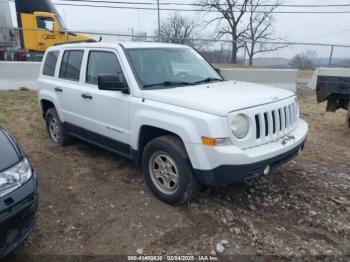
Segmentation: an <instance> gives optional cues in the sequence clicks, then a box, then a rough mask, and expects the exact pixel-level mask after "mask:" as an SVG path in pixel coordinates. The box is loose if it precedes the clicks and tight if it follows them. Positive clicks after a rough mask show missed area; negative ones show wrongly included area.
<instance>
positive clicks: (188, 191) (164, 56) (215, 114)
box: [38, 42, 308, 204]
mask: <svg viewBox="0 0 350 262" xmlns="http://www.w3.org/2000/svg"><path fill="white" fill-rule="evenodd" d="M217 71H219V70H215V69H214V68H213V67H212V66H211V65H210V64H209V63H208V62H207V61H206V60H205V59H204V58H203V57H202V56H201V55H200V54H199V53H197V52H196V51H195V50H194V49H192V48H190V47H187V46H182V45H173V44H164V43H140V42H121V43H103V42H102V43H101V42H100V43H75V44H63V45H58V46H54V47H51V48H49V49H48V50H47V52H46V54H45V56H44V60H43V63H42V68H41V73H40V76H39V90H38V96H39V102H40V105H41V110H42V115H43V117H44V119H45V120H46V125H47V130H48V133H49V136H50V138H51V140H52V141H53V142H54V143H56V144H60V145H62V146H64V145H66V144H68V143H69V142H71V141H72V138H78V139H81V140H84V141H87V142H90V143H92V144H93V145H96V146H100V147H102V148H104V149H107V150H109V151H111V152H114V153H117V154H119V155H121V156H123V157H125V158H127V159H130V160H132V161H134V162H135V163H136V164H139V165H141V166H142V169H143V173H144V176H145V181H146V182H147V184H148V186H149V187H150V189H151V190H152V192H153V193H154V194H155V195H156V196H157V197H159V198H160V199H161V200H163V201H164V202H167V203H169V204H177V203H184V202H186V201H189V200H191V199H192V198H193V197H194V196H196V194H197V193H198V192H199V191H200V188H201V186H220V185H227V184H232V183H236V182H240V181H245V180H250V179H254V178H257V177H260V176H264V175H267V174H268V173H269V172H270V171H271V170H274V169H276V168H277V167H279V166H280V165H281V164H283V163H286V162H287V161H288V160H290V159H292V158H293V157H295V156H296V155H297V154H298V152H299V151H300V150H302V149H303V146H304V143H305V141H306V137H307V133H308V126H307V124H306V123H305V122H304V121H303V120H301V119H300V118H299V106H298V100H297V97H296V96H295V94H294V93H291V92H289V91H285V90H282V89H278V88H272V87H269V86H264V85H258V84H252V83H245V82H238V81H226V80H224V79H223V78H222V77H221V76H220V74H219V73H218V72H217Z"/></svg>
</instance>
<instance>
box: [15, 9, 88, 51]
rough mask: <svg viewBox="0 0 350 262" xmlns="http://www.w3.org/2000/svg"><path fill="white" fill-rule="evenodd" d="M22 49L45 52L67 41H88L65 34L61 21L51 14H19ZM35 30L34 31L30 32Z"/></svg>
mask: <svg viewBox="0 0 350 262" xmlns="http://www.w3.org/2000/svg"><path fill="white" fill-rule="evenodd" d="M20 16H21V23H22V28H23V29H24V30H23V40H24V45H23V47H24V49H27V50H31V51H36V52H45V50H46V49H47V48H48V47H50V46H52V45H54V44H57V43H61V42H68V41H84V40H88V39H90V38H89V37H87V36H84V35H78V34H73V33H66V32H65V31H66V30H67V29H66V27H65V25H64V24H63V20H62V19H60V18H59V16H58V15H57V14H55V13H52V12H33V13H32V14H28V13H21V14H20ZM31 29H36V30H31Z"/></svg>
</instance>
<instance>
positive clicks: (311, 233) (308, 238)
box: [0, 91, 350, 257]
mask: <svg viewBox="0 0 350 262" xmlns="http://www.w3.org/2000/svg"><path fill="white" fill-rule="evenodd" d="M299 96H300V99H301V107H302V109H301V117H302V118H304V119H305V120H306V121H307V122H308V123H309V125H310V126H309V127H310V133H309V138H308V142H307V145H306V147H305V150H304V152H303V153H302V154H301V155H300V156H299V157H298V158H296V159H294V161H291V162H290V163H289V164H287V165H285V166H284V167H282V168H281V169H279V170H278V171H275V172H273V173H272V174H270V175H268V176H266V177H264V178H262V179H260V180H257V181H255V182H251V183H249V184H238V185H233V186H228V187H225V188H212V189H206V190H204V191H203V192H202V193H201V194H200V195H199V197H198V198H196V199H195V201H193V202H192V203H191V204H188V205H184V206H178V207H172V206H168V205H166V204H164V203H162V202H160V201H159V200H157V199H156V198H155V197H154V196H153V195H152V194H151V193H150V191H149V190H148V189H147V188H146V186H145V183H144V179H143V176H142V173H141V171H140V170H139V169H138V168H137V167H135V166H133V164H131V163H129V162H127V161H125V160H122V159H121V158H119V157H118V156H115V155H112V154H110V153H107V152H105V151H103V150H100V149H98V148H95V147H93V146H90V145H88V144H85V143H82V142H79V141H76V142H75V143H74V144H72V145H71V146H68V147H65V148H62V147H58V146H56V145H54V144H52V143H51V142H50V140H49V138H48V136H47V133H46V129H45V126H44V122H43V119H42V118H41V115H40V113H39V108H38V104H37V100H36V95H35V93H34V92H31V91H6V92H0V126H1V127H3V128H5V129H8V130H9V131H11V132H12V133H13V134H14V136H15V137H16V138H17V139H18V140H19V141H20V143H21V144H22V146H23V148H24V149H25V151H26V152H27V154H28V157H29V159H30V160H31V162H32V164H33V166H34V168H35V169H36V171H37V174H38V177H39V183H40V190H39V191H40V207H39V211H38V218H37V224H36V227H35V229H34V231H33V232H32V234H31V235H30V237H29V239H28V240H27V241H26V242H25V244H24V245H23V246H22V247H21V248H19V249H18V250H17V251H16V252H15V253H14V254H13V255H12V257H18V256H23V255H63V254H64V255H116V254H124V255H127V254H129V255H130V254H136V251H137V250H138V252H141V251H143V253H144V254H147V255H150V254H153V255H160V254H163V255H164V254H167V255H172V254H177V255H179V254H181V255H185V254H194V255H203V254H214V251H215V248H216V244H217V243H218V242H220V241H222V240H227V242H228V244H226V245H225V246H226V248H225V250H224V253H223V254H225V255H279V256H295V255H339V256H344V255H349V254H350V129H346V128H345V115H346V112H345V111H339V112H337V113H335V114H334V113H326V112H325V104H321V105H317V104H316V102H315V96H314V94H313V93H311V92H305V91H304V92H303V93H301V94H299Z"/></svg>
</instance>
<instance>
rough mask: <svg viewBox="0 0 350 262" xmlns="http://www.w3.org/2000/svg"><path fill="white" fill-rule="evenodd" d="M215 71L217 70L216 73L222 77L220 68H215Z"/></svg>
mask: <svg viewBox="0 0 350 262" xmlns="http://www.w3.org/2000/svg"><path fill="white" fill-rule="evenodd" d="M214 69H215V71H216V73H218V74H219V75H221V69H220V68H218V67H215V68H214Z"/></svg>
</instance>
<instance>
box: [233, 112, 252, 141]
mask: <svg viewBox="0 0 350 262" xmlns="http://www.w3.org/2000/svg"><path fill="white" fill-rule="evenodd" d="M231 130H232V134H233V135H234V136H235V137H237V138H239V139H241V138H243V137H245V136H246V135H247V134H248V131H249V121H248V118H247V117H246V116H245V115H242V114H239V115H236V116H235V117H233V118H232V121H231Z"/></svg>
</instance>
